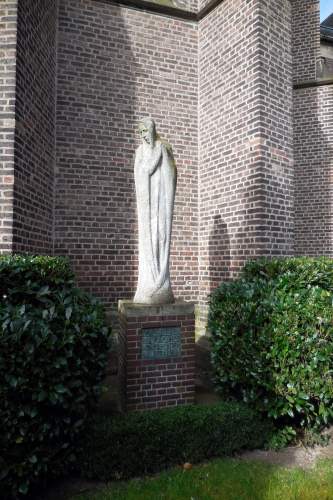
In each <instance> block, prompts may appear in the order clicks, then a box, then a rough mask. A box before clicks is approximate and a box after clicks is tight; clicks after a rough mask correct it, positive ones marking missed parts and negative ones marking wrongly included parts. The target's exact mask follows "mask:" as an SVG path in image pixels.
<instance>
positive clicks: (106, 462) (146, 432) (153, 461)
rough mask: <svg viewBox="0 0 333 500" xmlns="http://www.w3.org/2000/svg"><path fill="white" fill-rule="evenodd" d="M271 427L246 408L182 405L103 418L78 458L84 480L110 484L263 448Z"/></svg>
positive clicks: (90, 433)
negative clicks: (174, 467) (168, 468)
mask: <svg viewBox="0 0 333 500" xmlns="http://www.w3.org/2000/svg"><path fill="white" fill-rule="evenodd" d="M271 430H272V428H271V424H270V423H269V422H267V421H264V420H262V419H261V418H260V417H258V415H257V414H256V413H255V412H254V411H253V410H251V409H249V408H247V407H246V406H245V405H242V404H238V403H219V404H217V405H214V406H182V407H175V408H172V409H165V410H154V411H146V412H141V413H130V414H127V415H120V416H118V417H113V418H111V417H105V416H104V417H103V416H99V417H98V418H96V419H95V420H94V422H93V423H92V425H91V428H90V430H89V432H88V433H87V435H86V437H85V439H84V442H83V446H82V448H81V451H80V454H79V457H78V462H77V465H78V472H79V473H80V475H81V476H83V477H84V478H89V479H98V480H101V481H110V480H113V479H127V478H130V477H134V476H140V475H144V474H147V473H153V472H157V471H160V470H162V469H165V468H167V467H170V466H172V465H177V464H182V463H184V462H191V463H196V462H200V461H203V460H206V459H209V458H211V457H218V456H223V455H229V454H231V453H233V452H236V451H239V450H241V449H243V448H246V449H251V448H258V447H261V446H263V444H264V443H265V442H266V441H267V440H268V438H269V436H270V434H271Z"/></svg>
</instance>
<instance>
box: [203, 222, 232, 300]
mask: <svg viewBox="0 0 333 500" xmlns="http://www.w3.org/2000/svg"><path fill="white" fill-rule="evenodd" d="M230 260H231V258H230V237H229V234H228V226H227V224H226V223H225V222H224V220H223V219H222V217H221V215H214V218H213V227H212V229H211V231H210V235H209V267H208V269H209V277H208V280H209V293H211V292H212V291H213V290H214V289H215V288H216V287H217V286H219V284H220V283H221V282H222V281H227V280H229V279H230Z"/></svg>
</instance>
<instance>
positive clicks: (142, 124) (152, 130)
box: [139, 118, 156, 146]
mask: <svg viewBox="0 0 333 500" xmlns="http://www.w3.org/2000/svg"><path fill="white" fill-rule="evenodd" d="M139 134H140V137H141V139H142V141H143V143H146V144H149V145H150V146H154V143H155V140H156V126H155V122H154V120H153V119H152V118H143V119H142V120H140V121H139Z"/></svg>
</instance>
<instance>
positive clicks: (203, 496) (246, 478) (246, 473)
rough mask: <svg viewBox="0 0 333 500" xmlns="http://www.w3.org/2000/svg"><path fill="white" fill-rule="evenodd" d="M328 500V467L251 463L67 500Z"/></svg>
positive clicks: (331, 488) (213, 466) (215, 465)
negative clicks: (313, 467)
mask: <svg viewBox="0 0 333 500" xmlns="http://www.w3.org/2000/svg"><path fill="white" fill-rule="evenodd" d="M111 499H112V500H333V461H332V460H323V461H320V462H319V463H318V465H317V466H316V468H315V469H311V470H302V469H285V468H282V467H277V466H271V465H267V464H264V463H261V462H257V461H241V460H235V459H220V460H214V461H212V462H210V463H208V464H204V465H200V466H196V467H193V469H191V470H182V469H180V468H179V469H173V470H171V471H168V472H164V473H162V474H160V475H158V476H155V477H152V478H144V479H134V480H131V481H129V482H127V483H110V484H109V485H108V486H107V487H106V488H105V489H102V490H99V491H97V492H95V493H94V492H89V493H88V494H84V495H82V494H81V495H76V496H75V497H73V498H72V500H111Z"/></svg>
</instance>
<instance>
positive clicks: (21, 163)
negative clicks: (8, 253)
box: [13, 0, 57, 254]
mask: <svg viewBox="0 0 333 500" xmlns="http://www.w3.org/2000/svg"><path fill="white" fill-rule="evenodd" d="M56 25H57V2H56V0H34V2H31V1H30V0H20V2H19V7H18V36H17V64H16V130H15V186H14V190H15V194H14V231H13V250H14V251H15V252H31V253H47V254H52V251H53V241H52V237H53V234H52V229H53V227H52V226H53V184H54V159H55V156H54V154H55V82H56V78H55V75H56Z"/></svg>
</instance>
